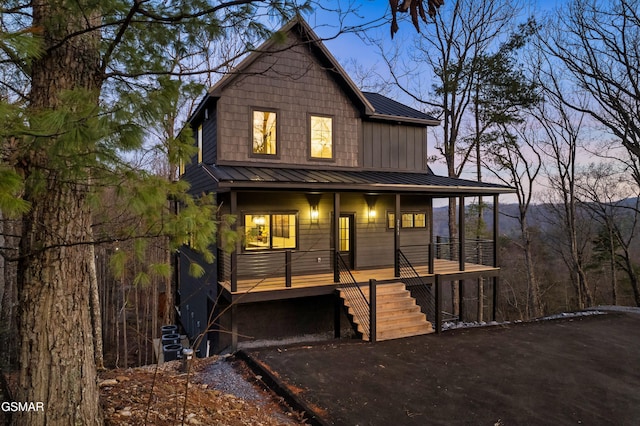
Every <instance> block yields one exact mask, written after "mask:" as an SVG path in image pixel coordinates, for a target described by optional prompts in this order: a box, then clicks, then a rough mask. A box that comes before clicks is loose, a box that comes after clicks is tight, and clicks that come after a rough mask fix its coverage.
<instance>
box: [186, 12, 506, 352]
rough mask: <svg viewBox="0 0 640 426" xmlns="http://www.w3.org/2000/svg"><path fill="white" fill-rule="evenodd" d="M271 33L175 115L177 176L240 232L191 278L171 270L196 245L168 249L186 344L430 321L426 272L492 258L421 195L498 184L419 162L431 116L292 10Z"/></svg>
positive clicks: (435, 277)
mask: <svg viewBox="0 0 640 426" xmlns="http://www.w3.org/2000/svg"><path fill="white" fill-rule="evenodd" d="M281 34H283V35H284V38H285V40H286V41H285V42H281V41H280V42H276V41H275V40H276V39H275V38H274V39H273V40H270V41H267V42H266V43H265V44H264V45H262V46H261V47H260V48H259V49H257V50H256V51H255V52H253V53H251V54H250V55H249V56H248V57H247V58H246V59H245V60H244V61H243V62H242V63H241V64H240V65H239V66H238V67H237V69H236V70H235V71H234V72H233V73H230V74H228V75H226V76H225V77H224V78H222V79H221V80H220V82H219V83H217V84H216V85H215V86H214V87H213V88H212V89H211V90H210V91H209V93H208V94H207V95H206V96H205V98H204V99H203V100H202V102H201V104H200V105H199V107H198V109H197V111H196V112H195V113H194V115H193V116H192V117H191V118H190V121H189V124H190V125H191V126H192V128H193V134H194V135H195V142H194V143H195V144H196V145H197V146H198V154H197V155H196V156H194V158H193V160H192V162H191V163H190V164H188V165H186V167H184V168H183V170H182V179H186V180H187V181H188V182H189V183H190V184H191V189H190V191H191V192H192V193H193V194H196V195H198V194H203V193H215V197H216V202H217V204H218V205H219V214H220V215H221V218H222V216H224V215H233V216H235V217H236V224H235V225H234V226H235V227H236V230H237V231H238V232H239V234H240V235H241V237H242V238H241V241H240V242H239V243H238V244H236V247H235V250H233V251H232V252H225V251H223V250H222V249H219V250H218V256H217V257H216V261H215V262H214V263H213V264H211V265H203V266H205V268H206V269H207V274H205V276H204V277H203V278H201V279H195V278H192V277H190V276H188V274H187V273H186V271H187V270H188V264H189V262H192V261H197V260H198V258H197V256H196V255H195V254H194V253H192V252H191V251H190V249H189V248H188V247H186V246H185V247H183V249H182V250H181V251H180V255H179V257H180V259H179V262H178V264H179V274H178V275H179V283H178V298H177V300H178V301H179V302H178V311H179V313H180V320H181V322H182V324H183V326H184V328H185V329H186V331H187V333H188V334H189V335H190V337H191V338H192V339H194V340H195V339H196V338H197V336H203V337H204V338H203V339H202V340H201V344H200V346H199V350H200V353H201V354H202V355H205V354H207V353H208V354H212V353H216V352H219V351H222V350H225V349H228V348H231V349H235V348H237V347H238V346H239V345H240V346H241V345H243V344H247V342H251V341H254V340H261V341H264V340H278V339H287V338H305V337H308V336H323V335H341V334H342V335H345V334H349V333H351V334H352V335H355V336H357V337H362V338H364V339H371V340H376V339H377V340H380V339H386V338H397V337H403V336H407V335H413V334H422V333H428V332H431V331H433V330H434V328H433V323H435V324H436V329H437V328H438V327H437V325H438V321H439V320H440V317H439V314H438V312H441V309H439V308H438V297H441V295H438V294H437V293H438V292H437V291H436V290H437V286H438V285H439V283H440V282H441V281H442V280H449V281H451V280H465V279H466V280H469V279H471V280H474V279H477V278H478V277H492V278H494V277H497V275H498V273H499V268H498V264H497V255H496V254H497V251H496V247H495V244H494V242H491V241H490V242H489V243H488V245H485V246H483V247H484V248H483V249H482V250H484V255H483V256H482V259H480V258H479V257H477V256H476V257H475V258H474V259H475V260H470V257H469V252H470V250H469V247H468V246H469V244H468V242H466V241H465V238H464V232H461V235H460V237H459V238H458V240H457V241H455V242H442V241H439V244H436V241H437V240H436V236H434V235H433V223H432V221H433V217H432V206H433V199H434V198H449V197H459V198H460V201H462V205H464V202H463V201H464V197H465V196H478V195H483V196H488V197H493V200H494V205H495V206H496V207H497V201H498V200H497V198H498V194H500V193H505V192H511V189H510V188H507V187H504V186H499V185H494V184H489V183H481V182H473V181H468V180H462V179H452V178H447V177H442V176H436V175H434V174H433V173H432V171H431V170H430V168H429V166H428V165H427V128H428V127H429V126H436V125H438V124H439V122H438V120H436V119H434V118H432V117H430V116H429V115H427V114H424V113H422V112H420V111H417V110H415V109H413V108H410V107H408V106H406V105H403V104H400V103H398V102H395V101H393V100H391V99H389V98H387V97H385V96H382V95H379V94H376V93H367V92H362V91H360V90H359V89H358V88H357V87H356V86H355V84H354V83H353V82H352V81H351V79H350V78H349V77H348V76H347V74H346V73H345V72H344V70H343V69H342V68H341V67H340V65H339V64H338V63H337V61H336V60H335V59H334V58H333V57H332V56H331V54H330V53H329V52H328V51H327V49H326V48H325V46H324V45H323V44H322V42H321V41H320V40H319V39H318V37H317V36H316V35H315V34H314V32H313V31H312V30H311V28H310V27H309V26H308V25H307V24H306V23H305V22H304V21H303V20H301V19H296V20H294V21H292V22H290V23H289V24H288V25H287V26H285V27H284V28H283V29H282V30H281ZM278 39H279V40H280V39H281V38H278ZM494 210H496V211H497V208H496V209H494ZM460 216H461V221H464V208H461V210H460ZM496 218H497V216H496ZM494 222H495V223H494V241H495V235H497V219H496V220H494ZM460 228H461V229H464V226H461V227H460ZM221 239H222V237H221ZM222 243H223V242H221V244H220V247H222ZM474 247H476V248H477V247H479V246H478V245H475V246H474ZM478 250H479V249H477V250H476V251H478ZM476 254H477V253H476ZM370 279H375V280H377V281H376V282H377V283H379V285H378V286H377V287H375V288H376V289H377V290H376V294H377V302H375V303H374V302H372V301H371V300H372V299H374V297H373V296H372V295H370V294H369V287H368V286H369V280H370ZM494 283H495V284H496V285H497V278H495V280H494ZM401 299H402V300H401ZM374 300H375V299H374ZM358 306H360V307H358ZM362 312H364V313H362ZM372 313H373V314H374V316H373V317H372V316H371V315H372ZM376 313H377V319H376V316H375V315H376ZM365 317H366V318H365ZM372 318H373V319H372Z"/></svg>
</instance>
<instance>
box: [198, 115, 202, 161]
mask: <svg viewBox="0 0 640 426" xmlns="http://www.w3.org/2000/svg"><path fill="white" fill-rule="evenodd" d="M197 138H198V163H202V124H201V125H199V126H198V134H197Z"/></svg>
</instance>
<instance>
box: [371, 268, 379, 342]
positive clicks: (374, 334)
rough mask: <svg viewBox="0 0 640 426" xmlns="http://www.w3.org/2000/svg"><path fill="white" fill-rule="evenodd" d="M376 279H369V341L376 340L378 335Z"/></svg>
mask: <svg viewBox="0 0 640 426" xmlns="http://www.w3.org/2000/svg"><path fill="white" fill-rule="evenodd" d="M376 285H377V283H376V280H374V279H370V280H369V341H370V342H371V343H375V342H376V338H377V336H378V327H377V323H378V319H377V318H378V315H377V305H378V302H377V297H376Z"/></svg>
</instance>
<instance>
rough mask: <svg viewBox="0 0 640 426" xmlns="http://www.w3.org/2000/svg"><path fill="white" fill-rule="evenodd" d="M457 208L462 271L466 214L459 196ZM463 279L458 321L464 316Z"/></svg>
mask: <svg viewBox="0 0 640 426" xmlns="http://www.w3.org/2000/svg"><path fill="white" fill-rule="evenodd" d="M458 209H459V216H460V221H459V224H458V225H459V226H458V237H459V242H458V250H459V251H458V262H459V263H458V264H459V265H460V266H459V269H460V270H461V271H464V265H465V260H466V254H467V253H466V252H467V250H466V247H465V243H466V236H465V227H466V219H467V218H466V216H465V209H464V197H460V206H459V207H458ZM464 293H465V292H464V280H460V281H458V306H459V308H458V309H459V311H458V321H463V317H464V312H465V309H466V306H465V302H464Z"/></svg>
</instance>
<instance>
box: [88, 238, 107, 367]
mask: <svg viewBox="0 0 640 426" xmlns="http://www.w3.org/2000/svg"><path fill="white" fill-rule="evenodd" d="M89 251H90V254H91V258H92V259H93V262H90V264H89V270H90V273H91V275H90V277H89V288H90V294H89V304H90V308H91V324H92V325H93V344H94V350H95V355H94V356H95V360H96V368H97V369H98V370H104V357H103V354H104V350H103V343H102V315H101V310H100V294H99V290H98V272H97V271H96V254H95V250H94V246H93V245H90V246H89Z"/></svg>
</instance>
